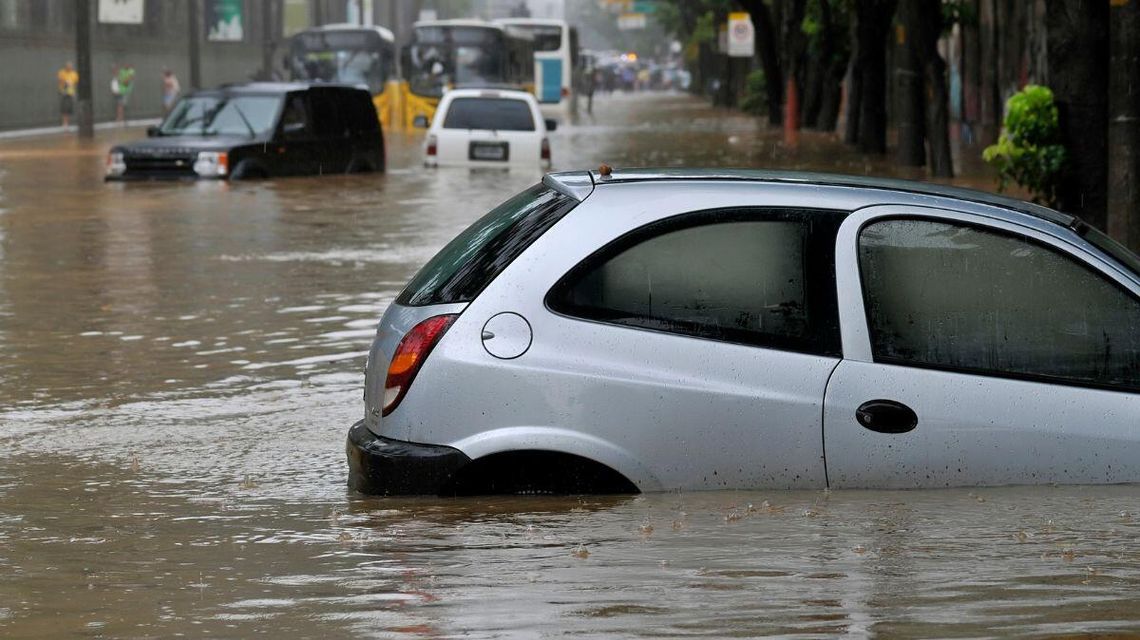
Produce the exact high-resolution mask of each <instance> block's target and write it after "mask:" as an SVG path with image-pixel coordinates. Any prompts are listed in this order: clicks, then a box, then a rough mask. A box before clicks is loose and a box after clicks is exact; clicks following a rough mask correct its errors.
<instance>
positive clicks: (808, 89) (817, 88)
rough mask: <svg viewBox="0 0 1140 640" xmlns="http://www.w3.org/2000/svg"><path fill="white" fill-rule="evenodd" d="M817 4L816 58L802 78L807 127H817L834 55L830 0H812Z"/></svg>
mask: <svg viewBox="0 0 1140 640" xmlns="http://www.w3.org/2000/svg"><path fill="white" fill-rule="evenodd" d="M814 1H815V2H817V3H818V6H819V34H818V35H817V41H818V43H819V49H818V51H816V59H815V60H814V61H812V62H809V64H808V72H807V76H806V77H805V78H804V100H803V118H802V120H801V121H802V124H803V126H804V127H807V128H809V129H818V128H819V113H820V110H821V109H822V107H823V93H824V91H825V88H824V87H825V86H826V85H827V83H828V81H829V80H830V73H831V59H832V57H833V56H834V55H835V39H836V37H837V35H838V34H836V33H834V28H835V27H834V24H833V21H832V19H831V0H814Z"/></svg>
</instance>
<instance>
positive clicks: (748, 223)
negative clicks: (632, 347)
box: [547, 209, 841, 356]
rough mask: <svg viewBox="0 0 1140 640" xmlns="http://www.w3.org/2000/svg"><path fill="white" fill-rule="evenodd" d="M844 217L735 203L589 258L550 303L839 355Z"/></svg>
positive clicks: (591, 315) (590, 315)
mask: <svg viewBox="0 0 1140 640" xmlns="http://www.w3.org/2000/svg"><path fill="white" fill-rule="evenodd" d="M840 218H841V216H840V215H838V214H837V213H836V212H830V211H828V212H822V211H814V212H805V211H789V210H771V209H769V210H747V209H730V210H719V211H709V212H701V213H698V214H690V215H687V216H680V217H677V218H671V219H667V220H664V221H662V222H659V223H655V224H652V225H649V226H648V227H643V228H642V229H639V230H637V231H634V232H632V233H630V234H627V235H626V236H623V237H622V238H619V239H618V240H616V241H615V242H614V243H611V244H610V245H608V246H607V247H605V248H603V249H601V250H600V251H599V252H597V253H595V254H594V255H593V256H590V257H589V258H587V259H586V260H585V261H583V262H582V263H581V264H580V265H578V266H577V267H575V269H573V270H571V272H570V273H568V274H567V275H566V276H565V277H564V278H563V279H562V280H561V281H560V282H559V283H558V284H557V285H555V287H554V289H552V290H551V293H550V295H549V296H548V298H547V302H548V305H549V306H550V308H551V309H552V310H554V311H556V312H559V313H562V314H564V315H569V316H573V317H578V318H583V319H588V320H595V321H599V322H605V323H610V324H618V325H625V326H630V327H637V328H642V329H650V330H655V331H663V332H668V333H676V334H681V335H688V336H694V337H699V338H708V339H713V340H720V341H726V342H736V343H742V344H752V345H757V346H765V347H771V348H777V349H785V350H790V351H801V352H806V353H815V354H820V355H835V356H838V355H839V354H840V345H839V335H838V334H839V331H838V319H837V313H836V303H835V279H834V275H835V272H834V241H835V234H834V232H835V228H836V227H837V225H838V222H839V220H840Z"/></svg>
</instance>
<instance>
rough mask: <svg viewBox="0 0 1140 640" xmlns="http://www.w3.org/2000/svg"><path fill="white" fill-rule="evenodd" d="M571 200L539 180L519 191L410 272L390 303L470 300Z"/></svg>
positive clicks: (571, 203)
mask: <svg viewBox="0 0 1140 640" xmlns="http://www.w3.org/2000/svg"><path fill="white" fill-rule="evenodd" d="M577 204H578V201H577V200H574V199H573V198H571V197H569V196H566V195H563V194H561V193H558V192H557V191H555V190H553V189H551V188H549V187H547V186H546V185H543V184H541V183H540V184H536V185H535V186H533V187H531V188H530V189H527V190H526V191H523V192H522V193H520V194H518V195H517V196H515V197H513V198H511V199H510V200H507V201H506V202H504V203H503V204H501V205H499V206H498V207H496V208H495V209H493V210H492V211H491V212H490V213H488V214H487V215H485V216H483V217H482V218H480V219H479V220H478V221H476V222H475V224H473V225H471V226H470V227H467V229H466V230H465V231H463V232H462V233H460V234H459V235H458V236H456V237H455V239H454V240H452V241H451V242H449V243H448V244H447V246H445V247H444V248H443V250H442V251H440V252H439V253H437V254H436V255H435V257H434V258H432V259H431V260H429V261H428V263H427V264H426V265H424V267H423V268H422V269H420V271H419V273H417V274H416V275H415V277H414V278H412V280H411V282H409V283H408V286H407V287H405V288H404V291H403V292H402V293H401V294H400V296H399V297H398V298H396V304H401V305H404V306H412V307H422V306H426V305H432V304H450V303H455V302H471V301H472V300H474V299H475V296H477V295H479V293H480V292H481V291H483V289H484V288H485V287H486V286H487V285H488V284H490V283H491V281H492V280H494V279H495V277H496V276H498V275H499V274H500V273H501V272H502V271H503V269H506V268H507V265H509V264H510V263H511V262H513V261H514V259H515V258H517V257H518V256H519V254H521V253H522V252H523V251H524V250H526V248H527V247H529V246H530V245H531V243H533V242H534V241H535V240H537V239H538V238H539V237H540V236H541V235H542V234H544V233H546V231H547V230H548V229H550V227H552V226H553V225H554V223H555V222H558V221H559V220H561V219H562V216H565V215H566V214H567V213H569V212H570V210H571V209H573V208H574V207H575V206H576V205H577Z"/></svg>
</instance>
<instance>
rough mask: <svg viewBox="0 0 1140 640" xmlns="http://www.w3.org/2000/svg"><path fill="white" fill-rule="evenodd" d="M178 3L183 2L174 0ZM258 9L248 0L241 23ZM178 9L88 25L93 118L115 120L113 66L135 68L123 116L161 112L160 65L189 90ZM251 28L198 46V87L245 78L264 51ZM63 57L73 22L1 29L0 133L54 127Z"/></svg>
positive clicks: (70, 56)
mask: <svg viewBox="0 0 1140 640" xmlns="http://www.w3.org/2000/svg"><path fill="white" fill-rule="evenodd" d="M36 1H37V2H52V6H53V7H55V6H56V5H57V4H60V3H58V0H36ZM171 4H172V5H173V4H174V3H173V2H172V3H171ZM176 6H179V7H180V8H181V7H184V6H185V5H183V3H182V2H179V3H178V4H177V5H176ZM257 7H258V3H256V2H251V3H249V6H248V8H247V13H246V16H247V18H246V19H247V22H251V21H256V20H257V19H258V17H259V15H260V14H259V12H258V9H257ZM92 13H94V10H93V11H92ZM181 13H182V12H181V11H179V15H175V16H171V17H169V18H168V20H167V22H168V23H167V24H163V25H162V26H161V27H145V26H119V25H115V26H108V25H93V28H92V49H93V51H92V61H91V65H92V66H91V69H92V80H93V84H92V98H93V100H94V108H95V121H96V122H104V121H108V120H113V119H114V117H115V108H114V101H113V98H112V97H111V88H110V87H111V73H112V69H113V68H114V66H115V65H116V64H127V63H129V64H131V65H133V66H134V68H135V88H134V93H133V94H132V96H131V102H130V104H129V106H128V110H127V117H128V118H147V117H157V116H159V115H160V114H161V113H162V70H163V69H164V68H167V67H169V68H170V69H171V70H173V71H174V73H175V75H177V76H178V79H179V81H180V82H181V83H182V88H183V91H184V92H185V91H187V90H189V89H190V61H189V58H190V56H189V36H188V28H187V22H186V20H185V18H183V17H182V16H181ZM257 27H260V25H250V26H249V27H247V37H246V41H245V42H238V43H231V42H202V43H201V45H200V52H201V73H202V84H203V86H207V87H209V86H214V85H217V84H220V83H223V82H240V81H243V80H248V79H250V77H251V76H252V75H253V74H254V73H255V72H256V71H257V70H258V69H259V68H260V67H261V62H262V52H263V48H262V41H261V33H260V29H258V28H257ZM204 31H205V30H204V29H203V33H204ZM275 57H276V58H279V57H280V54H279V53H278V54H276V55H275ZM68 60H70V61H72V62H73V63H75V62H76V52H75V31H74V22H71V24H70V25H67V24H59V23H57V24H55V25H54V26H53V27H52V28H44V29H39V30H32V29H7V30H3V29H0V69H3V72H0V130H4V129H20V128H27V127H40V126H51V125H58V124H59V122H60V119H59V94H58V91H57V88H56V71H58V70H59V69H60V67H62V66H63V64H64V63H65V62H67V61H68Z"/></svg>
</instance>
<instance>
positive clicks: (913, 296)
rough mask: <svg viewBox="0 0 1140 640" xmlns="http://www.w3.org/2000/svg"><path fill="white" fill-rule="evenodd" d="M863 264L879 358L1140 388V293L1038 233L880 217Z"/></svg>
mask: <svg viewBox="0 0 1140 640" xmlns="http://www.w3.org/2000/svg"><path fill="white" fill-rule="evenodd" d="M859 266H860V270H861V272H862V279H863V294H864V299H865V301H866V307H867V322H868V328H869V330H870V335H871V350H872V354H873V356H874V359H875V361H876V362H886V363H892V364H904V365H911V366H922V367H933V368H939V369H947V370H951V371H963V372H972V373H980V374H988V375H997V376H1005V377H1019V378H1029V379H1038V380H1043V381H1048V382H1061V383H1070V384H1077V385H1091V386H1098V387H1110V388H1124V389H1133V390H1137V389H1140V301H1138V300H1137V299H1136V297H1134V296H1133V295H1132V294H1131V293H1129V292H1127V291H1126V290H1124V289H1123V288H1122V287H1120V286H1119V285H1117V284H1115V283H1113V282H1111V281H1110V280H1108V279H1107V278H1105V277H1104V276H1103V275H1101V274H1099V273H1097V272H1095V271H1093V270H1092V269H1091V268H1090V267H1088V266H1087V265H1084V264H1082V263H1080V262H1079V261H1077V260H1076V259H1074V258H1073V257H1072V256H1068V255H1065V254H1063V253H1062V252H1060V251H1057V250H1055V249H1053V248H1050V247H1047V246H1045V245H1044V244H1041V243H1038V242H1035V241H1033V240H1031V239H1029V238H1026V237H1023V236H1018V235H1014V234H1010V233H1006V232H999V231H996V230H991V229H981V228H978V227H974V226H969V225H965V224H961V223H949V222H944V221H934V220H930V219H890V220H884V221H881V222H874V223H872V224H870V225H868V226H867V227H865V228H864V229H863V230H862V231H861V232H860V235H859Z"/></svg>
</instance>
